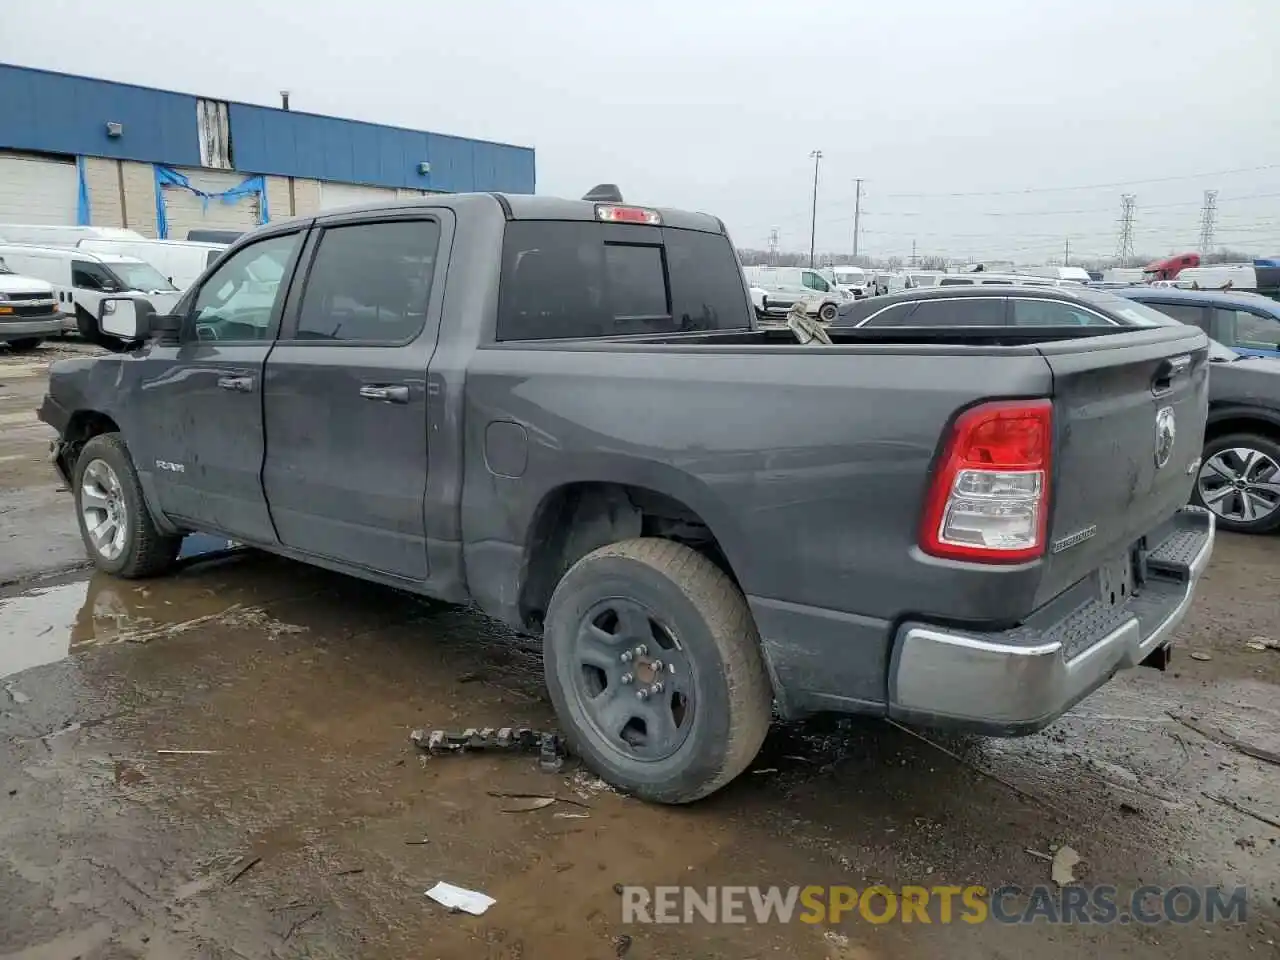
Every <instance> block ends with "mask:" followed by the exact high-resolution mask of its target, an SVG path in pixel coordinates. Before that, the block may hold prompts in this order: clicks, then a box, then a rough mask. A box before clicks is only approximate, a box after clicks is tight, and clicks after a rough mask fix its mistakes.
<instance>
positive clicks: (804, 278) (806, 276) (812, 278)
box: [800, 270, 831, 293]
mask: <svg viewBox="0 0 1280 960" xmlns="http://www.w3.org/2000/svg"><path fill="white" fill-rule="evenodd" d="M800 282H801V283H803V284H804V285H805V286H806V287H808V288H809V289H810V290H817V291H819V292H820V293H830V292H831V285H830V284H829V283H827V281H826V280H824V279H823V278H822V277H821V276H820V275H819V274H816V273H814V272H813V271H812V270H806V271H804V272H803V273H802V274H801V275H800Z"/></svg>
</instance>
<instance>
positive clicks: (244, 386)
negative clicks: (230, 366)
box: [218, 377, 253, 393]
mask: <svg viewBox="0 0 1280 960" xmlns="http://www.w3.org/2000/svg"><path fill="white" fill-rule="evenodd" d="M218 386H219V387H220V388H221V389H223V390H233V391H235V392H236V393H253V377H219V378H218Z"/></svg>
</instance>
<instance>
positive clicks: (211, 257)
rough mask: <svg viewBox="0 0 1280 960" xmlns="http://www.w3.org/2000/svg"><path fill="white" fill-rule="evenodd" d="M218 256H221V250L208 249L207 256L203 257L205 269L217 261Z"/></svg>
mask: <svg viewBox="0 0 1280 960" xmlns="http://www.w3.org/2000/svg"><path fill="white" fill-rule="evenodd" d="M220 256H222V251H221V250H210V251H209V256H208V257H207V258H206V259H205V262H204V266H205V269H206V270H207V269H208V268H209V267H212V266H213V265H214V264H215V263H217V262H218V258H219V257H220Z"/></svg>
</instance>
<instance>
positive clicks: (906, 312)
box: [860, 302, 916, 327]
mask: <svg viewBox="0 0 1280 960" xmlns="http://www.w3.org/2000/svg"><path fill="white" fill-rule="evenodd" d="M915 308H916V303H915V302H912V303H897V304H894V305H893V306H892V307H889V308H887V309H885V310H881V311H880V312H879V313H877V314H876V315H875V316H874V317H872V318H871V319H870V320H868V321H867V322H866V323H863V324H860V326H863V327H905V326H907V325H908V324H909V323H910V320H911V311H913V310H914V309H915Z"/></svg>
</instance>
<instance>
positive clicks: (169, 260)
mask: <svg viewBox="0 0 1280 960" xmlns="http://www.w3.org/2000/svg"><path fill="white" fill-rule="evenodd" d="M76 246H77V247H78V248H79V249H80V250H88V251H90V252H91V253H96V254H100V255H103V256H123V257H137V258H138V259H139V260H145V261H146V262H147V263H149V264H151V265H152V266H153V267H155V268H156V270H157V271H159V273H160V275H161V276H164V277H167V278H168V280H169V282H170V283H172V284H173V285H174V286H175V287H177V288H178V289H179V290H185V289H187V287H189V286H191V284H193V283H195V282H196V280H197V279H199V277H200V274H202V273H204V271H205V268H206V267H210V266H213V264H214V263H215V262H217V260H218V258H219V257H221V256H222V254H223V252H224V251H225V250H226V249H227V247H228V246H229V244H225V243H199V242H196V241H194V240H101V239H97V238H92V239H86V240H81V241H80V242H79V243H78V244H76Z"/></svg>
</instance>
